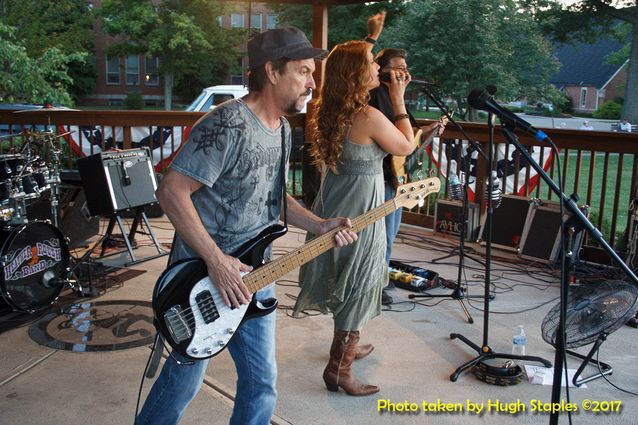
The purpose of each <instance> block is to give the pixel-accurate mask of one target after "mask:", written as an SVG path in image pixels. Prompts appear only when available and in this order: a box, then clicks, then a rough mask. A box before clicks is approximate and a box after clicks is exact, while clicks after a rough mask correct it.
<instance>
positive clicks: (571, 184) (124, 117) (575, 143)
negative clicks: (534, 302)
mask: <svg viewBox="0 0 638 425" xmlns="http://www.w3.org/2000/svg"><path fill="white" fill-rule="evenodd" d="M202 115H203V114H202V113H200V112H160V111H58V110H54V111H47V110H39V111H35V112H25V113H13V112H11V111H0V124H3V125H4V124H8V125H17V126H20V127H23V128H32V129H34V130H37V129H39V128H42V127H41V126H43V125H48V124H53V126H54V128H57V126H73V127H77V126H82V127H84V126H86V127H93V126H95V127H96V128H98V129H101V130H102V131H101V132H100V133H101V134H102V135H104V133H105V131H104V129H106V128H111V129H115V128H118V127H119V128H121V129H122V132H121V134H122V137H121V138H122V140H117V142H118V144H117V145H118V146H119V147H121V148H124V149H126V148H132V147H135V146H136V140H134V137H133V133H134V132H133V131H132V129H133V128H140V127H141V128H146V129H149V132H152V131H153V129H156V128H157V127H164V128H170V129H171V130H172V131H171V136H170V137H169V138H168V139H167V140H166V141H165V146H164V147H165V149H164V150H161V149H160V150H157V152H158V153H154V155H156V156H155V157H154V158H153V160H154V162H155V163H162V160H164V159H166V157H167V156H170V154H171V153H172V152H174V151H175V150H176V149H177V148H178V145H177V144H176V143H175V141H176V139H179V138H181V139H185V137H184V136H185V134H186V129H187V128H188V127H190V126H192V125H193V124H194V123H195V122H196V121H197V119H199V118H200V117H201V116H202ZM289 121H290V122H291V124H292V126H293V139H294V143H293V146H294V148H293V151H292V152H291V173H290V178H289V191H290V192H291V193H293V194H294V195H295V196H298V197H302V196H303V195H305V194H304V193H303V192H302V187H303V186H305V183H306V180H307V181H310V180H313V179H314V180H315V181H316V175H315V176H313V174H316V172H315V171H314V169H313V167H311V166H309V165H308V161H307V159H306V160H304V150H305V149H304V147H305V146H307V145H305V144H304V133H305V130H304V129H305V116H304V115H303V114H298V115H297V116H295V117H291V118H289ZM419 121H420V123H421V124H426V123H428V122H429V121H427V120H419ZM462 125H463V127H464V129H465V131H466V133H467V134H468V136H469V137H470V138H472V139H473V140H475V141H476V142H478V143H479V144H481V146H482V148H483V150H485V151H487V145H488V139H489V138H488V131H487V127H486V125H485V124H480V123H462ZM35 126H40V127H35ZM8 128H9V129H11V128H12V127H8ZM2 129H3V131H5V130H6V129H7V127H2ZM545 132H546V133H547V134H548V135H549V136H550V137H551V139H552V140H553V141H554V142H555V143H556V145H557V146H558V148H559V149H560V150H561V153H560V158H561V165H562V177H563V182H564V187H565V188H566V189H565V191H566V192H567V193H568V194H571V193H578V194H579V196H580V201H579V203H580V204H585V203H586V204H588V205H591V206H592V210H591V211H592V212H591V215H590V217H591V219H592V222H593V224H594V225H595V226H596V227H598V228H601V229H602V230H604V232H605V234H606V237H607V239H608V240H609V242H610V244H611V245H612V246H613V247H617V245H618V242H619V240H620V239H621V238H620V235H622V232H623V230H624V229H626V228H627V225H628V220H629V214H628V210H629V206H630V202H631V200H632V199H633V197H634V196H635V194H636V189H637V187H636V184H637V183H636V182H637V180H638V162H637V161H636V154H638V134H633V133H619V132H598V131H580V130H568V129H545ZM13 133H19V131H16V130H14V131H13ZM178 136H179V137H178ZM102 137H103V136H102ZM444 137H445V138H446V139H457V140H459V141H461V143H467V142H462V139H463V136H462V134H461V133H460V132H459V131H458V130H457V129H455V128H454V127H453V126H451V125H448V127H447V130H446V132H445V134H444ZM519 137H520V140H521V142H522V143H523V144H524V145H526V146H528V147H530V148H533V149H536V150H540V157H541V158H546V157H547V155H549V152H550V150H549V147H548V146H547V145H541V144H539V143H538V142H536V141H535V140H534V139H533V138H532V137H530V136H528V135H527V134H519ZM73 139H74V140H75V141H76V142H77V143H78V145H79V147H80V148H81V149H82V150H83V151H85V152H86V153H92V152H94V151H97V149H96V148H95V146H99V147H100V148H102V149H103V148H108V146H107V144H106V141H105V140H104V139H103V138H102V139H101V140H91V137H86V136H85V135H84V134H83V133H81V132H80V133H79V134H74V136H73ZM12 140H13V138H4V139H3V140H2V146H3V148H4V149H5V152H6V149H7V148H10V146H11V143H12ZM17 140H19V139H17ZM494 142H495V144H496V145H499V144H504V143H505V139H504V138H503V136H502V135H501V133H500V131H499V128H498V126H497V128H496V131H495V140H494ZM16 143H17V142H16ZM166 152H168V153H169V154H167V153H166ZM506 153H507V154H506V156H508V157H513V158H514V159H513V160H512V161H511V164H509V165H506V169H507V167H512V168H513V170H507V172H506V174H509V173H510V172H511V171H513V172H514V174H518V171H519V170H520V169H521V168H522V167H523V165H524V164H521V160H520V157H518V156H517V155H513V151H512V149H510V148H506ZM439 155H441V154H439ZM435 160H436V161H437V163H440V161H441V157H440V156H439V157H438V158H432V157H427V158H426V160H425V161H424V162H425V164H424V165H423V167H424V168H426V169H432V170H435V171H434V173H435V175H437V176H439V177H441V173H440V172H439V170H438V169H437V167H436V166H435V164H434V161H435ZM73 164H74V155H73V153H72V152H71V151H70V150H69V151H68V152H67V153H66V156H65V158H64V166H66V167H69V168H71V167H73ZM523 168H524V167H523ZM302 169H303V172H302ZM160 171H161V170H160ZM548 173H549V175H550V176H551V177H552V178H554V179H556V177H557V168H556V163H555V162H554V163H553V165H552V166H551V167H550V169H549V170H548ZM485 175H486V166H485V163H484V162H483V161H482V160H480V159H479V160H478V161H477V164H476V180H477V181H476V187H478V188H481V187H483V184H484V177H483V176H485ZM515 180H516V181H515V186H522V187H524V188H529V185H530V180H531V173H530V172H529V169H528V170H527V171H526V172H525V174H524V177H523V181H519V180H520V179H518V178H516V179H515ZM532 181H533V180H532ZM302 182H303V183H304V185H303V186H302ZM442 182H444V183H445V186H444V187H445V190H444V191H442V193H440V194H438V195H437V196H434V197H430V198H432V199H436V198H437V197H438V198H444V197H446V196H447V191H448V185H447V182H446V181H445V180H443V179H442ZM503 184H504V182H503ZM524 190H525V189H524ZM526 193H527V195H528V196H531V197H537V198H541V199H548V200H556V199H557V197H556V195H554V194H552V193H550V191H549V190H548V187H547V185H546V184H545V183H543V182H540V183H539V184H538V185H537V186H536V188H535V189H534V190H532V191H531V192H530V191H527V190H526ZM483 195H484V191H483V190H477V192H476V199H475V201H476V202H477V203H478V204H479V205H480V204H481V203H482V200H483ZM433 216H434V201H432V202H430V203H428V204H426V205H425V206H424V207H423V208H422V209H421V210H419V211H417V212H415V213H413V212H406V214H404V221H405V222H408V223H411V224H416V225H420V226H424V227H432V224H433Z"/></svg>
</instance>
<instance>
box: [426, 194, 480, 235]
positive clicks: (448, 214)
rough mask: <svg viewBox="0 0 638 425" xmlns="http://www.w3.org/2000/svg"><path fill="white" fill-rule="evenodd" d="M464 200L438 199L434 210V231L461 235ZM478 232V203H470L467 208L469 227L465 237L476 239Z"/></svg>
mask: <svg viewBox="0 0 638 425" xmlns="http://www.w3.org/2000/svg"><path fill="white" fill-rule="evenodd" d="M462 212H463V202H462V201H450V200H446V199H437V200H436V209H435V211H434V231H435V232H436V233H441V234H445V235H451V236H460V235H461V226H462V225H463V216H462ZM477 233H478V205H477V204H474V203H470V204H468V208H467V229H465V239H466V240H468V241H475V240H476V237H477Z"/></svg>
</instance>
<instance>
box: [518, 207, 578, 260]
mask: <svg viewBox="0 0 638 425" xmlns="http://www.w3.org/2000/svg"><path fill="white" fill-rule="evenodd" d="M580 210H581V211H582V212H583V214H584V215H585V216H588V215H589V207H581V208H580ZM570 217H571V214H569V212H568V211H567V210H565V211H564V213H563V220H562V221H561V220H560V210H559V209H558V204H556V203H553V202H550V203H548V204H545V205H542V206H538V205H534V204H532V206H531V207H530V209H529V213H528V215H527V220H526V222H525V229H524V230H523V237H522V240H521V248H520V255H521V257H523V258H526V259H529V260H537V261H542V262H545V263H548V264H551V263H555V262H556V261H558V260H559V259H560V253H561V246H560V231H561V226H562V223H563V222H565V221H567V220H568V219H569V218H570ZM584 233H585V232H584V231H580V232H578V234H576V236H575V237H572V241H571V249H572V252H573V254H572V257H571V259H570V261H571V262H573V261H577V260H578V257H579V254H580V249H581V247H582V244H583V238H584V236H585V234H584ZM568 237H569V235H568Z"/></svg>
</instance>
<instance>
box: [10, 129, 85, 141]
mask: <svg viewBox="0 0 638 425" xmlns="http://www.w3.org/2000/svg"><path fill="white" fill-rule="evenodd" d="M71 133H75V131H74V130H71V131H67V132H66V133H61V134H53V132H52V131H26V130H25V131H22V132H20V133H15V134H7V135H4V136H0V139H6V138H9V137H32V138H36V139H39V138H44V137H53V138H56V139H57V138H58V137H64V136H67V135H69V134H71Z"/></svg>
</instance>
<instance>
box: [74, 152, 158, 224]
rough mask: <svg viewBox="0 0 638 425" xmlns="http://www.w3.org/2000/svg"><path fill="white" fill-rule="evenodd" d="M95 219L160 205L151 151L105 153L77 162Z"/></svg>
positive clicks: (87, 199) (90, 210)
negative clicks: (156, 194) (156, 195)
mask: <svg viewBox="0 0 638 425" xmlns="http://www.w3.org/2000/svg"><path fill="white" fill-rule="evenodd" d="M77 164H78V170H79V171H80V176H81V178H82V186H83V188H84V193H85V194H86V204H87V207H88V209H89V212H90V214H91V216H96V215H111V214H114V213H116V212H120V211H125V210H128V209H131V208H135V207H139V206H143V205H150V204H154V203H157V198H156V197H155V190H157V182H156V180H155V172H154V170H153V165H152V164H151V159H150V156H149V153H148V149H146V148H144V149H129V150H122V151H105V152H100V153H97V154H95V155H91V156H87V157H85V158H80V159H78V161H77Z"/></svg>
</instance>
